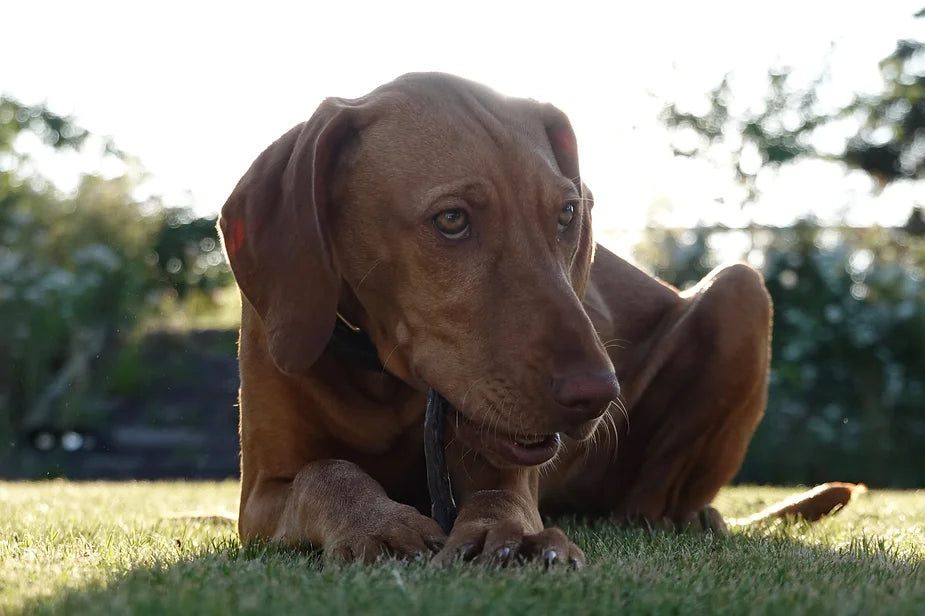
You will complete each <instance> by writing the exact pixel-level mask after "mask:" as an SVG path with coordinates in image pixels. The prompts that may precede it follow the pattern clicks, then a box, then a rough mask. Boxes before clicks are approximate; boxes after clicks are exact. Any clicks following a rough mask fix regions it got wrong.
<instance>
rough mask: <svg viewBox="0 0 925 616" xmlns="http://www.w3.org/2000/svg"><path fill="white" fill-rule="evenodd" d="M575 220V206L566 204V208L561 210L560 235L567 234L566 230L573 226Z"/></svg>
mask: <svg viewBox="0 0 925 616" xmlns="http://www.w3.org/2000/svg"><path fill="white" fill-rule="evenodd" d="M574 218H575V204H574V203H566V204H565V206H564V207H563V208H562V209H561V210H559V233H565V230H566V229H568V226H569V225H570V224H572V220H573V219H574Z"/></svg>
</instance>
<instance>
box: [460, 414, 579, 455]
mask: <svg viewBox="0 0 925 616" xmlns="http://www.w3.org/2000/svg"><path fill="white" fill-rule="evenodd" d="M455 420H456V421H455V422H454V424H455V426H456V434H457V436H458V437H459V438H461V439H462V440H463V441H465V442H466V443H467V444H468V445H470V446H472V447H474V448H476V449H480V450H483V451H485V452H486V453H491V454H494V455H495V456H498V457H500V458H501V459H502V460H504V461H505V462H509V463H513V464H516V465H519V466H538V465H540V464H544V463H546V462H548V461H550V460H552V459H553V458H554V457H555V455H556V453H558V451H559V445H560V444H561V442H562V439H561V437H560V436H559V433H558V432H553V433H552V434H536V435H531V436H524V437H517V438H516V439H515V438H514V437H513V436H511V435H510V434H506V433H504V432H501V431H499V430H496V429H488V428H487V427H485V426H481V425H478V424H476V423H475V422H473V421H472V420H470V419H468V418H467V417H465V416H464V415H463V414H462V413H459V412H457V413H456V417H455Z"/></svg>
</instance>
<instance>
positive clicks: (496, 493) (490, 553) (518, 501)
mask: <svg viewBox="0 0 925 616" xmlns="http://www.w3.org/2000/svg"><path fill="white" fill-rule="evenodd" d="M538 473H539V471H538V470H537V469H535V468H531V469H519V470H517V471H515V472H513V474H514V476H513V477H511V478H510V479H513V481H502V482H500V483H502V484H503V485H505V487H504V488H503V489H489V490H486V489H482V490H476V491H473V492H472V493H471V494H469V495H468V496H464V497H463V499H462V507H461V508H460V511H459V517H458V518H457V519H456V523H455V524H454V525H453V530H452V532H451V533H450V537H449V539H448V540H447V542H446V545H445V546H444V548H443V549H442V550H441V551H440V553H439V554H437V556H435V557H434V563H435V564H438V565H447V564H451V563H453V562H457V561H460V560H473V559H475V560H477V561H479V562H484V563H488V564H508V563H512V562H518V561H527V560H536V561H542V562H544V563H545V564H546V565H547V566H555V565H562V564H567V565H570V566H572V567H580V566H581V565H583V564H584V560H585V556H584V553H583V552H582V551H581V549H580V548H579V547H578V546H576V545H575V544H574V543H572V542H571V541H569V539H568V537H566V535H565V533H564V532H562V530H560V529H559V528H545V529H544V528H543V521H542V519H541V518H540V514H539V510H538V508H537V499H536V489H535V486H536V484H537V481H538ZM463 492H465V490H464V491H463Z"/></svg>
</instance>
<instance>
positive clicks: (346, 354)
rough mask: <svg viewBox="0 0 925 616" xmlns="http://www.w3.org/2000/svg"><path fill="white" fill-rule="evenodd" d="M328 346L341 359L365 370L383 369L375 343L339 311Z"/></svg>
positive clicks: (375, 370) (377, 370)
mask: <svg viewBox="0 0 925 616" xmlns="http://www.w3.org/2000/svg"><path fill="white" fill-rule="evenodd" d="M328 348H330V349H331V350H332V351H334V353H335V354H336V355H337V356H339V357H340V358H341V359H343V360H345V361H348V362H350V363H351V364H354V365H355V366H358V367H360V368H363V369H365V370H371V371H374V372H382V371H384V370H385V368H384V367H383V366H382V362H380V361H379V352H378V351H377V350H376V345H374V344H373V341H372V340H370V339H369V336H367V335H366V332H364V331H363V330H362V329H360V328H358V327H356V326H354V325H353V324H352V323H350V322H349V321H347V320H346V319H345V318H344V317H342V316H341V315H340V313H338V314H337V321H336V322H335V323H334V333H333V334H331V340H330V341H328Z"/></svg>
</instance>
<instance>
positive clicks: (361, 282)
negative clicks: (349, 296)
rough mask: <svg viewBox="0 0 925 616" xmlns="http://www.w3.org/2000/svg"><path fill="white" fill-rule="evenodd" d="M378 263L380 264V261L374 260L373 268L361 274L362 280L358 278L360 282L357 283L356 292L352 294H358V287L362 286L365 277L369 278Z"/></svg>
mask: <svg viewBox="0 0 925 616" xmlns="http://www.w3.org/2000/svg"><path fill="white" fill-rule="evenodd" d="M380 263H382V259H376V262H375V263H373V266H372V267H371V268H369V269H368V270H367V271H366V273H365V274H363V277H362V278H360V282H358V283H357V288H356V291H354V293H359V292H360V287H362V286H363V282H364V281H365V280H366V278H367V277H369V275H370V274H371V273H372V272H373V270H374V269H376V266H377V265H379V264H380Z"/></svg>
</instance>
